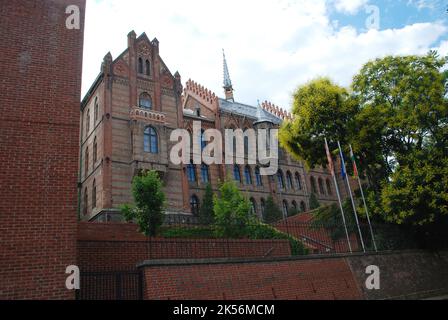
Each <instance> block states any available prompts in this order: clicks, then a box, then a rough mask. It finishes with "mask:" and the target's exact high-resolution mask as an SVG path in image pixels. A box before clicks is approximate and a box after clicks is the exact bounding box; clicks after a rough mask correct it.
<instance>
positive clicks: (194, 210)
mask: <svg viewBox="0 0 448 320" xmlns="http://www.w3.org/2000/svg"><path fill="white" fill-rule="evenodd" d="M190 208H191V214H192V215H194V216H197V215H199V199H198V197H196V196H195V195H193V196H192V197H191V198H190Z"/></svg>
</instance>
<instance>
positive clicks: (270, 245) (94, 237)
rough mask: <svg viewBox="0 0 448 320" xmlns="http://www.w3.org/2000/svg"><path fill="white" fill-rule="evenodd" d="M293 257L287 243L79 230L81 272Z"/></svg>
mask: <svg viewBox="0 0 448 320" xmlns="http://www.w3.org/2000/svg"><path fill="white" fill-rule="evenodd" d="M265 255H268V256H270V257H289V256H291V249H290V245H289V242H288V241H287V240H222V239H214V240H208V239H204V240H182V239H160V238H153V239H148V238H147V237H145V236H143V235H141V234H139V233H138V232H137V226H136V225H134V224H121V223H108V224H101V223H85V222H84V223H83V222H81V223H80V224H79V228H78V264H79V267H80V269H81V271H84V272H85V271H90V272H92V271H93V272H99V271H132V270H136V266H137V264H138V263H141V262H142V261H145V260H149V259H157V260H158V259H204V258H243V257H245V258H248V257H263V256H265Z"/></svg>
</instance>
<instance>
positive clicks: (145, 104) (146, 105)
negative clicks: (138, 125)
mask: <svg viewBox="0 0 448 320" xmlns="http://www.w3.org/2000/svg"><path fill="white" fill-rule="evenodd" d="M139 107H140V108H142V109H148V110H151V109H152V99H151V96H150V95H149V94H147V93H146V92H143V93H142V94H141V95H140V98H139Z"/></svg>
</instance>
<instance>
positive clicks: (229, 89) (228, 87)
mask: <svg viewBox="0 0 448 320" xmlns="http://www.w3.org/2000/svg"><path fill="white" fill-rule="evenodd" d="M222 57H223V66H224V92H225V95H226V100H232V101H234V99H233V86H232V80H230V73H229V68H228V66H227V59H226V54H225V52H224V49H222Z"/></svg>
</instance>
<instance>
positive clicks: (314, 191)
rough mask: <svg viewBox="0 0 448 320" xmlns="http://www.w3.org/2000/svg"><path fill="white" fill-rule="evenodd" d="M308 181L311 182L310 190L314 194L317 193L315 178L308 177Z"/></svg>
mask: <svg viewBox="0 0 448 320" xmlns="http://www.w3.org/2000/svg"><path fill="white" fill-rule="evenodd" d="M310 182H311V191H312V192H313V193H314V194H317V186H316V179H315V178H314V177H311V178H310Z"/></svg>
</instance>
